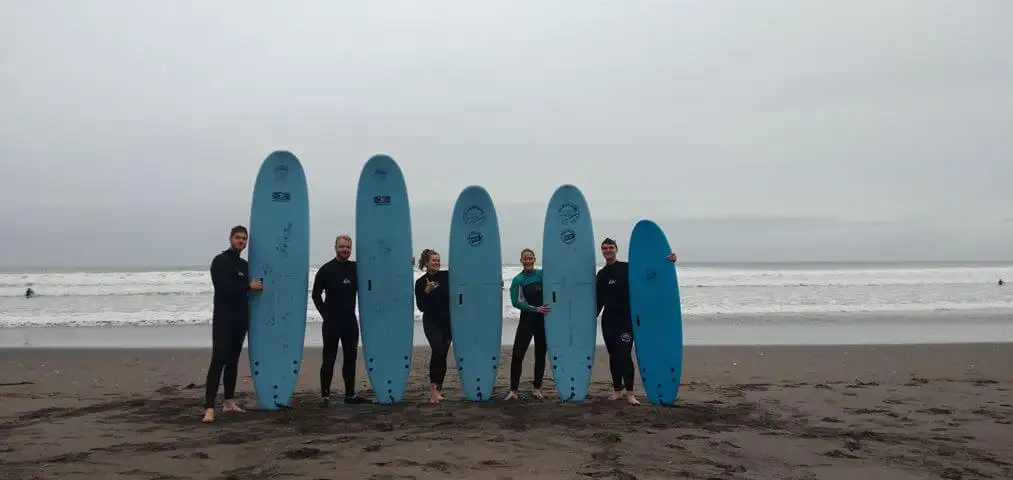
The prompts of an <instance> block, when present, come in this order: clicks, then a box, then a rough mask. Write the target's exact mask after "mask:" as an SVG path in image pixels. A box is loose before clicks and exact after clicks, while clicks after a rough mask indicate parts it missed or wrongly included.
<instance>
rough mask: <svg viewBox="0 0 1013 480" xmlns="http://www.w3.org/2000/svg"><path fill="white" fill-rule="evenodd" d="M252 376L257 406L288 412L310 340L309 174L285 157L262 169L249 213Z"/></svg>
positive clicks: (281, 154) (275, 156) (277, 154)
mask: <svg viewBox="0 0 1013 480" xmlns="http://www.w3.org/2000/svg"><path fill="white" fill-rule="evenodd" d="M249 248H250V252H249V259H250V260H249V261H250V277H251V278H257V279H261V280H262V281H263V283H264V289H263V290H262V291H260V292H250V295H249V298H250V334H249V345H250V355H249V357H250V371H251V372H253V388H254V390H255V391H256V393H257V402H258V403H259V404H260V407H261V408H263V409H266V410H278V409H279V408H282V407H287V406H288V405H289V402H290V401H291V399H292V394H293V393H294V392H295V385H296V381H297V380H298V379H299V371H300V369H301V368H300V366H301V363H302V353H303V341H304V339H305V337H306V304H307V291H308V290H309V272H310V207H309V190H308V188H307V186H306V173H305V172H304V171H303V167H302V164H300V163H299V159H297V158H296V157H295V155H292V154H291V153H289V152H286V151H277V152H273V153H271V155H269V156H268V157H267V158H266V159H264V162H263V163H262V164H261V165H260V171H259V172H258V173H257V181H256V183H255V184H254V186H253V202H252V205H251V207H250V245H249Z"/></svg>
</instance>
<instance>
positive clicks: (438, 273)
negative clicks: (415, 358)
mask: <svg viewBox="0 0 1013 480" xmlns="http://www.w3.org/2000/svg"><path fill="white" fill-rule="evenodd" d="M419 270H422V271H424V272H426V273H425V274H424V275H422V276H421V277H419V279H418V280H416V281H415V305H416V306H417V307H418V309H419V311H420V312H422V330H423V331H424V332H425V334H426V340H428V341H429V348H430V350H431V355H430V357H429V401H430V402H431V403H440V401H441V400H443V394H442V393H441V392H442V391H443V379H444V378H445V377H446V375H447V355H448V354H449V353H450V344H451V343H452V342H453V336H452V335H451V330H450V280H449V279H450V272H448V271H446V270H440V254H439V253H437V252H436V250H431V249H428V248H427V249H425V250H423V251H422V255H421V256H420V257H419Z"/></svg>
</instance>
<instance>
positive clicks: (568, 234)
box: [559, 228, 577, 245]
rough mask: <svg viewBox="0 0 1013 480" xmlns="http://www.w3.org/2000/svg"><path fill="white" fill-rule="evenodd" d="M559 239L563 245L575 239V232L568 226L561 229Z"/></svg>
mask: <svg viewBox="0 0 1013 480" xmlns="http://www.w3.org/2000/svg"><path fill="white" fill-rule="evenodd" d="M559 240H560V241H562V242H563V244H564V245H569V244H571V243H573V242H575V241H576V240H577V232H575V231H573V230H570V229H569V228H568V229H566V230H563V231H562V232H559Z"/></svg>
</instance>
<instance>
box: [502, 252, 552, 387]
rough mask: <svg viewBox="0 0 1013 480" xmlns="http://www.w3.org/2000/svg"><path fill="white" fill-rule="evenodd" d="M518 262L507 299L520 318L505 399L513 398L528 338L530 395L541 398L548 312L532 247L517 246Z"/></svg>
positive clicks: (519, 378) (519, 377) (519, 381)
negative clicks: (532, 372) (531, 350)
mask: <svg viewBox="0 0 1013 480" xmlns="http://www.w3.org/2000/svg"><path fill="white" fill-rule="evenodd" d="M521 266H522V270H521V272H520V273H518V274H517V275H515V276H514V278H513V281H512V282H510V303H511V304H512V305H513V306H514V308H516V309H518V310H520V311H521V315H520V317H521V318H520V320H519V321H518V322H517V333H516V335H515V336H514V348H513V353H512V356H511V359H510V391H509V392H507V396H506V399H507V400H512V399H515V398H517V389H518V387H519V386H520V383H521V371H522V370H523V368H524V355H525V354H526V353H527V352H528V347H529V346H530V345H531V339H532V338H534V340H535V380H534V385H533V386H534V390H532V391H531V395H532V396H533V397H535V398H538V399H542V398H545V396H544V395H542V379H543V378H544V377H545V357H546V355H547V352H548V348H547V345H546V343H545V314H546V313H548V312H549V306H548V305H546V304H544V303H542V302H543V300H542V270H541V269H537V268H535V251H534V250H531V249H530V248H525V249H524V250H521Z"/></svg>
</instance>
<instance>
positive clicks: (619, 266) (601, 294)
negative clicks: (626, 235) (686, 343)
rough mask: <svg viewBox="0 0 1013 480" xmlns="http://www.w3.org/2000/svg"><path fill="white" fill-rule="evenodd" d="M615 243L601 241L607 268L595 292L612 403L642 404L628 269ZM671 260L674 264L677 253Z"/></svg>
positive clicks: (604, 268) (598, 279)
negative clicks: (635, 386) (635, 383)
mask: <svg viewBox="0 0 1013 480" xmlns="http://www.w3.org/2000/svg"><path fill="white" fill-rule="evenodd" d="M618 250H619V249H618V246H617V245H616V241H615V240H613V239H611V238H606V239H605V240H602V242H601V256H602V258H604V259H605V266H604V267H602V268H601V270H598V275H597V281H596V283H595V293H596V296H597V297H598V310H597V312H598V315H601V333H602V337H603V339H604V340H605V348H606V350H608V354H609V371H610V372H611V373H612V389H613V392H612V395H611V396H610V397H609V400H619V399H621V398H623V396H624V394H623V389H625V390H626V392H625V397H626V401H627V403H629V404H631V405H640V401H638V400H637V397H636V395H634V393H633V376H634V374H635V373H636V370H635V369H634V367H633V319H632V318H631V315H630V283H629V277H630V275H629V268H630V265H629V264H628V263H626V262H621V261H619V260H618V259H617V258H616V254H617V253H618ZM666 258H667V259H668V261H670V262H675V261H676V259H677V258H676V255H675V253H669V254H668V257H666Z"/></svg>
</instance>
